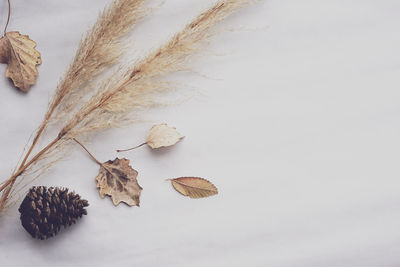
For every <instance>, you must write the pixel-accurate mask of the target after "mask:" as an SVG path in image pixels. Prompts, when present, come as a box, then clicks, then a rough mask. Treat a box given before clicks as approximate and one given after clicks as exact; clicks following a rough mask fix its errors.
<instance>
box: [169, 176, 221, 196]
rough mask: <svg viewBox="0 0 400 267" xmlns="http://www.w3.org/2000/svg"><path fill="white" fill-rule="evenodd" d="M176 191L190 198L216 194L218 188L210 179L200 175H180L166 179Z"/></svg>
mask: <svg viewBox="0 0 400 267" xmlns="http://www.w3.org/2000/svg"><path fill="white" fill-rule="evenodd" d="M168 180H170V181H171V184H172V186H173V187H174V188H175V190H176V191H178V192H179V193H181V194H182V195H184V196H188V197H190V198H203V197H209V196H213V195H216V194H218V189H217V187H216V186H215V185H213V184H212V183H211V182H210V181H208V180H206V179H204V178H200V177H180V178H175V179H168Z"/></svg>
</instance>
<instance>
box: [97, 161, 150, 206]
mask: <svg viewBox="0 0 400 267" xmlns="http://www.w3.org/2000/svg"><path fill="white" fill-rule="evenodd" d="M137 175H138V172H137V171H136V170H134V169H133V168H132V167H131V166H130V165H129V160H128V159H125V158H123V159H119V158H116V159H114V160H109V161H107V162H104V163H102V164H101V166H100V172H99V175H98V176H97V177H96V181H97V184H96V187H97V188H98V189H99V193H100V196H101V197H102V198H104V197H105V196H106V195H107V196H110V197H111V198H112V202H113V203H114V205H115V206H117V205H118V204H119V203H120V202H125V203H126V204H128V205H129V206H139V204H140V193H141V191H142V187H141V186H140V185H139V184H138V182H137V179H136V177H137Z"/></svg>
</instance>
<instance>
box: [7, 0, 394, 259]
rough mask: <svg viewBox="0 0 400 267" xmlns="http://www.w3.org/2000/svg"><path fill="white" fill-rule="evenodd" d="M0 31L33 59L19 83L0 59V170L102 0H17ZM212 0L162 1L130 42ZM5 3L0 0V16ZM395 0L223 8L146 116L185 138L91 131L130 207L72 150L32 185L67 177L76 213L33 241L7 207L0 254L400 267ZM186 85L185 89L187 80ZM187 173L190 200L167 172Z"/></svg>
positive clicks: (140, 41)
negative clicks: (227, 11)
mask: <svg viewBox="0 0 400 267" xmlns="http://www.w3.org/2000/svg"><path fill="white" fill-rule="evenodd" d="M12 2H13V15H12V19H11V23H10V26H9V30H19V31H20V32H21V33H24V34H29V36H30V37H31V38H32V39H34V40H35V41H36V42H37V43H38V47H37V48H38V49H39V50H40V51H41V53H42V58H43V64H42V65H41V66H40V67H39V72H40V74H39V79H38V81H37V84H36V85H35V86H34V87H33V88H32V90H31V92H30V93H29V94H27V95H22V94H20V93H18V92H16V91H15V90H14V89H13V88H12V87H11V86H10V83H9V81H8V80H7V79H6V78H5V77H4V73H5V68H6V66H5V65H0V88H1V90H2V92H1V97H0V114H2V115H1V120H0V129H1V131H0V142H1V153H0V161H1V165H0V174H1V177H2V178H5V177H7V176H8V175H9V173H10V172H11V170H12V168H13V167H14V165H15V163H16V162H17V160H18V158H19V153H20V152H21V150H22V148H23V147H24V145H25V143H26V141H27V140H28V138H29V136H30V135H31V133H32V132H33V131H34V129H35V128H36V127H37V125H38V123H39V122H40V120H41V119H42V116H43V114H44V112H45V109H46V105H47V102H48V99H49V97H50V96H51V94H52V92H53V90H54V88H55V86H56V84H57V81H58V79H59V77H60V76H61V75H62V73H63V72H64V71H65V69H66V67H67V65H68V64H69V62H70V61H71V59H72V57H73V55H74V53H75V49H76V47H77V45H78V42H79V39H80V37H81V35H82V34H83V33H84V31H85V30H86V29H87V28H88V27H89V25H91V24H92V23H93V22H94V21H95V19H96V17H97V15H98V14H99V12H100V10H101V9H102V8H103V7H104V6H105V4H106V3H107V1H106V0H101V1H99V0H86V1H78V0H70V1H56V2H55V1H50V0H43V1H40V2H39V1H27V0H24V1H22V0H21V1H17V0H14V1H12ZM207 3H211V1H179V0H169V1H166V3H165V4H164V6H163V7H161V8H160V9H159V10H157V11H155V13H154V14H152V16H151V17H149V18H148V19H146V20H145V21H143V22H142V23H140V25H139V26H138V28H137V29H136V30H134V32H133V33H132V44H134V48H132V51H129V53H130V54H131V55H136V56H143V54H144V53H145V51H147V49H148V48H153V47H156V45H157V44H159V43H160V42H161V41H162V40H165V39H166V38H167V37H168V36H171V35H172V34H173V32H175V31H176V30H178V29H180V28H181V27H182V26H183V25H184V23H186V22H187V21H188V20H189V19H190V18H191V17H192V16H194V15H195V14H197V13H198V12H199V11H200V10H201V8H202V7H206V6H207ZM5 10H6V1H1V2H0V11H1V19H0V25H2V23H3V22H4V21H5V16H6V14H5ZM399 12H400V3H399V2H398V1H395V0H383V1H372V0H368V1H365V0H364V1H361V0H359V1H337V0H336V1H333V0H327V1H315V0H305V1H294V0H266V1H263V3H260V4H258V5H257V6H255V7H250V8H248V9H246V10H243V11H242V12H239V13H238V14H236V15H234V16H233V17H232V18H230V19H229V20H228V21H227V22H226V23H224V24H223V25H222V27H221V28H220V29H224V27H225V28H231V27H234V28H235V27H237V28H240V27H242V26H243V27H245V28H250V30H245V31H236V32H232V33H228V34H223V35H221V36H219V37H217V38H214V39H213V40H212V41H211V44H210V47H209V49H210V50H211V51H213V52H216V53H222V54H225V55H224V56H218V57H213V56H209V57H206V56H201V57H200V59H199V60H195V61H194V62H193V66H194V68H195V69H196V70H198V71H200V72H202V73H204V74H205V75H208V76H210V77H212V78H213V79H205V78H203V77H199V76H196V75H193V74H187V75H186V74H183V75H179V79H180V80H179V81H180V82H183V83H185V84H188V89H189V86H193V87H196V89H195V90H194V96H193V97H192V98H191V99H190V100H189V101H187V102H185V103H183V104H182V105H179V106H174V107H169V108H163V109H158V110H154V111H151V112H149V113H147V115H146V118H145V119H146V120H152V121H153V122H166V123H168V124H170V125H173V126H176V127H177V129H178V130H179V131H180V132H181V133H182V134H184V135H185V136H186V138H185V139H184V140H183V141H182V142H181V143H179V144H178V145H177V146H175V147H173V148H170V149H167V150H163V151H161V152H153V151H151V150H150V149H149V148H146V147H142V148H140V149H137V150H135V151H131V152H126V153H123V154H117V153H115V149H118V148H124V147H129V146H132V145H135V144H139V143H141V142H142V141H143V140H144V138H145V134H146V132H147V130H148V129H149V128H150V127H151V125H152V122H145V123H140V124H135V125H132V126H129V127H127V128H122V129H116V130H112V131H108V132H106V133H102V134H99V135H97V136H96V137H95V138H94V139H93V140H91V142H90V143H87V144H86V145H87V146H88V148H89V149H90V151H91V152H92V153H93V154H95V155H96V156H97V157H98V158H99V160H101V161H105V160H108V159H114V157H116V156H119V157H127V158H129V159H130V160H131V162H132V166H133V167H134V168H135V169H137V170H138V171H139V177H138V180H139V183H140V185H141V186H142V187H143V192H142V197H141V207H140V208H138V207H127V206H125V205H120V206H118V207H113V205H112V203H111V201H110V200H109V199H101V198H100V197H99V196H98V192H97V190H96V188H95V181H94V177H95V176H96V175H97V172H98V166H97V165H96V164H94V163H93V162H92V161H91V159H90V158H89V157H88V156H87V154H85V152H83V151H82V150H81V149H79V147H78V146H76V147H75V148H74V152H73V154H72V155H71V156H70V157H68V158H66V159H65V160H63V161H61V162H59V163H58V164H57V165H56V166H55V167H54V168H52V169H51V170H50V171H49V172H48V173H46V175H44V176H43V177H42V178H41V179H40V180H38V181H36V182H35V184H37V185H47V186H65V187H69V188H71V189H73V190H75V191H76V192H78V193H79V194H81V195H82V196H83V197H85V198H87V199H88V200H89V202H90V207H89V209H88V212H89V214H88V216H86V217H85V218H83V219H82V220H81V221H79V222H78V223H77V224H76V225H74V226H73V227H71V228H69V229H67V230H64V231H62V232H61V233H60V234H59V235H58V236H57V237H55V238H53V239H50V240H47V241H40V240H33V239H32V238H30V236H29V235H28V234H27V233H26V232H25V231H24V229H23V228H22V226H21V225H20V222H19V218H18V212H17V208H18V205H17V206H15V207H14V209H11V210H10V211H9V212H8V213H7V214H6V215H5V216H3V217H2V218H1V220H0V236H1V238H0V255H1V256H2V257H1V260H0V265H1V266H28V265H30V266H54V265H57V266H110V265H112V266H227V267H228V266H229V267H231V266H285V267H292V266H293V267H294V266H296V267H297V266H304V267H310V266H363V267H365V266H398V265H400V256H399V255H400V234H399V233H400V232H399V231H398V225H399V223H400V212H399V206H400V196H399V187H400V182H399V177H400V169H399V168H398V162H399V160H400V154H399V151H400V141H399V140H400V139H399V138H398V137H399V136H400V124H399V123H398V118H399V116H400V108H399V101H400V90H399V85H400V84H399V79H398V77H399V74H400V63H399V62H400V54H399V52H398V50H399V49H398V48H399V47H400V35H399V34H398V26H399V23H400V17H399V16H398V14H399ZM190 90H193V89H190ZM187 175H195V176H201V177H205V178H207V179H209V180H211V181H212V182H213V183H214V184H215V185H217V186H218V188H219V191H220V194H219V195H217V196H215V197H211V198H207V199H200V200H192V199H188V198H185V197H183V196H181V195H179V194H177V193H176V192H175V191H174V190H173V188H172V187H171V185H170V183H168V182H166V181H164V179H166V178H171V177H179V176H187Z"/></svg>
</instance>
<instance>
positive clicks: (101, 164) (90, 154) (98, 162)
mask: <svg viewBox="0 0 400 267" xmlns="http://www.w3.org/2000/svg"><path fill="white" fill-rule="evenodd" d="M73 140H74V141H75V142H77V143H78V144H79V145H80V146H81V147H82V148H83V149H84V150H85V151H86V152H87V153H88V154H89V156H90V157H91V158H92V159H93V160H94V161H95V162H96V163H97V164H99V165H100V166H103V163H101V162H100V161H98V160H97V159H96V158H95V157H94V156H93V155H92V153H90V152H89V150H87V148H86V147H85V146H84V145H82V143H81V142H79V141H78V140H76V139H75V138H73Z"/></svg>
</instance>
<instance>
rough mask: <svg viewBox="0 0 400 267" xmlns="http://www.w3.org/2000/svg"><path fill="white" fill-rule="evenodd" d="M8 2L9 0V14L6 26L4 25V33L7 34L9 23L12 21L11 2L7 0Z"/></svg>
mask: <svg viewBox="0 0 400 267" xmlns="http://www.w3.org/2000/svg"><path fill="white" fill-rule="evenodd" d="M7 2H8V15H7V22H6V26H5V27H4V35H6V32H7V27H8V23H9V22H10V16H11V3H10V0H7Z"/></svg>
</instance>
